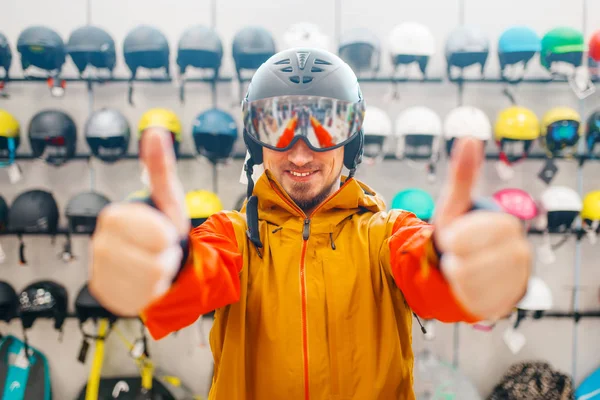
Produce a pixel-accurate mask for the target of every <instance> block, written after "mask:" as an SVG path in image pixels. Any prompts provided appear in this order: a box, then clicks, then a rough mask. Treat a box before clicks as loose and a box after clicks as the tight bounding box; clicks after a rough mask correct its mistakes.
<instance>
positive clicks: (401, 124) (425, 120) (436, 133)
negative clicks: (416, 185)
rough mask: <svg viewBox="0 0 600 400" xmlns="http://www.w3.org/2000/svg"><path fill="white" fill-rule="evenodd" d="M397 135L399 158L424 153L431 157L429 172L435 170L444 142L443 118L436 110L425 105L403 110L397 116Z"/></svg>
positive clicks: (397, 153)
mask: <svg viewBox="0 0 600 400" xmlns="http://www.w3.org/2000/svg"><path fill="white" fill-rule="evenodd" d="M396 136H397V137H398V142H397V147H396V157H397V158H398V159H404V158H405V157H406V158H409V159H410V158H412V157H416V156H420V155H424V156H425V157H429V158H430V161H429V165H428V169H429V172H430V173H431V174H433V173H434V172H435V163H436V162H437V160H438V159H439V155H440V149H441V144H442V143H441V141H442V120H441V118H440V116H439V115H438V114H437V113H436V112H435V111H433V110H432V109H430V108H428V107H423V106H414V107H409V108H407V109H405V110H403V111H402V112H400V114H399V115H398V117H397V118H396ZM407 150H408V152H407ZM407 153H408V155H407Z"/></svg>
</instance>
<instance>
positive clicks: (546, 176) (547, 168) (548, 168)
mask: <svg viewBox="0 0 600 400" xmlns="http://www.w3.org/2000/svg"><path fill="white" fill-rule="evenodd" d="M557 172H558V167H557V166H556V164H555V163H554V160H552V159H549V160H547V161H546V164H544V168H542V170H541V171H540V172H539V174H538V178H540V179H541V180H542V181H543V182H544V183H545V184H546V185H549V184H550V182H552V180H553V179H554V176H555V175H556V173H557Z"/></svg>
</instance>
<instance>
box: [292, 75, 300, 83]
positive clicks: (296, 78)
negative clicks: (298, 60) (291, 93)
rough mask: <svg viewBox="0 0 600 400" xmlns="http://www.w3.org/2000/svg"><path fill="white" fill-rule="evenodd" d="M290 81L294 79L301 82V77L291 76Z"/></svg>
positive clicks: (295, 81)
mask: <svg viewBox="0 0 600 400" xmlns="http://www.w3.org/2000/svg"><path fill="white" fill-rule="evenodd" d="M290 81H292V82H294V83H300V77H299V76H298V75H296V76H290Z"/></svg>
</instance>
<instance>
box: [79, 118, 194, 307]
mask: <svg viewBox="0 0 600 400" xmlns="http://www.w3.org/2000/svg"><path fill="white" fill-rule="evenodd" d="M141 144H142V146H141V149H142V154H141V158H142V162H143V164H144V165H145V166H146V168H147V170H148V176H149V179H150V191H151V196H152V200H153V201H154V203H155V205H156V207H157V209H155V208H152V207H150V206H148V205H146V204H143V203H112V204H110V205H109V206H107V207H105V208H104V209H103V211H102V212H101V214H100V215H99V217H98V221H97V223H96V230H95V232H94V236H93V238H92V241H91V252H90V253H91V257H90V280H89V290H90V293H91V294H92V295H93V296H94V297H95V298H96V299H97V300H98V301H99V302H100V303H101V304H102V305H103V306H104V307H105V308H107V309H108V310H110V311H111V312H113V313H115V314H117V315H120V316H135V315H139V313H140V311H141V310H142V309H144V308H145V307H146V306H147V305H148V304H149V303H150V302H151V301H152V300H154V299H155V298H157V297H159V296H160V295H162V294H163V293H165V292H166V291H167V290H168V288H169V287H170V285H171V282H172V280H173V278H174V276H175V274H176V273H177V271H178V269H179V266H180V263H181V259H182V257H183V254H182V250H181V246H180V240H181V238H183V237H186V236H187V235H188V233H189V231H190V228H191V224H190V219H189V217H188V215H187V210H186V207H185V192H184V190H183V187H182V185H181V182H180V180H179V178H178V177H177V171H176V163H175V153H174V151H173V145H172V143H171V139H170V137H169V135H166V134H165V133H164V132H163V131H161V130H158V129H156V130H148V131H147V132H145V133H144V135H143V137H142V143H141Z"/></svg>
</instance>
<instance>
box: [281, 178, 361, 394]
mask: <svg viewBox="0 0 600 400" xmlns="http://www.w3.org/2000/svg"><path fill="white" fill-rule="evenodd" d="M349 181H350V179H347V180H346V181H345V182H344V184H343V185H342V186H341V187H340V188H339V189H338V190H337V191H336V192H335V193H334V194H332V195H331V196H329V197H328V198H327V199H325V200H324V201H323V202H322V203H321V204H320V205H319V206H318V207H317V208H315V209H314V210H313V212H311V213H310V215H309V216H308V217H307V216H306V213H304V211H302V210H301V209H300V208H298V206H296V205H295V204H294V203H291V202H290V201H289V200H288V199H287V198H286V197H285V196H284V195H283V194H282V193H280V191H279V189H278V188H277V186H275V187H274V189H276V190H275V191H276V192H277V194H278V195H279V196H280V197H281V198H282V200H283V201H285V202H286V203H287V204H288V205H290V206H291V207H292V208H294V209H296V210H297V211H298V212H299V213H300V215H303V216H305V217H306V218H304V225H303V226H302V239H303V241H302V251H301V253H300V297H301V300H302V307H301V314H302V321H301V323H302V361H303V370H304V400H310V385H309V384H310V380H309V374H308V372H309V371H308V326H307V324H308V301H307V294H306V271H305V269H306V267H305V258H306V248H307V246H308V238H309V237H310V221H311V217H312V216H313V215H314V214H315V213H316V212H317V211H318V210H319V208H321V207H322V206H323V204H325V203H327V202H328V201H329V200H331V199H332V198H333V197H335V196H336V195H337V194H338V193H339V192H340V191H341V190H342V188H343V187H344V186H346V184H347V183H348V182H349ZM271 186H272V187H273V185H271Z"/></svg>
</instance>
